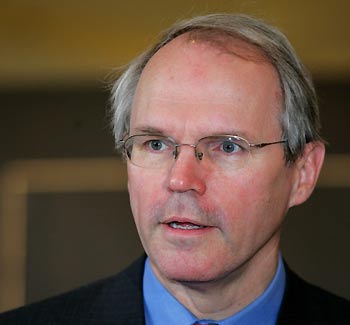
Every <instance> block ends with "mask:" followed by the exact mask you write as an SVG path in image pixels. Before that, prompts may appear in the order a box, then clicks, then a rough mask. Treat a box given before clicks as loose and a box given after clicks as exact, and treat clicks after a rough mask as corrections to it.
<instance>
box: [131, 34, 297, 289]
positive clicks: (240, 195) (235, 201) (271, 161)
mask: <svg viewBox="0 0 350 325" xmlns="http://www.w3.org/2000/svg"><path fill="white" fill-rule="evenodd" d="M238 44H239V43H238ZM233 46H234V45H233ZM236 46H237V45H236ZM233 49H234V48H233ZM257 57H258V55H256V57H255V58H257ZM260 59H261V58H260ZM280 107H281V93H280V86H279V81H278V76H277V73H276V72H275V70H274V69H273V68H272V67H271V66H270V65H269V64H268V63H266V62H265V63H264V62H263V61H262V60H255V61H254V60H253V61H249V60H244V59H242V58H241V57H239V56H236V55H233V54H230V53H228V52H227V51H224V50H218V49H214V48H213V47H212V46H210V45H208V44H204V43H203V42H193V41H192V42H191V41H188V40H187V39H186V36H184V35H183V36H180V37H178V38H176V39H175V40H173V41H172V42H170V43H169V44H168V45H166V46H165V47H164V48H162V49H161V50H160V51H159V52H158V53H157V54H156V55H155V56H154V57H153V58H152V59H151V61H150V62H149V63H148V64H147V66H146V68H145V70H144V72H143V73H142V77H141V79H140V82H139V84H138V88H137V91H136V95H135V99H134V103H133V107H132V114H131V125H130V135H134V134H140V133H145V132H146V131H147V132H148V131H150V130H151V131H152V132H156V133H162V134H164V135H166V136H169V137H172V138H173V139H174V140H175V141H176V142H177V143H185V144H194V143H196V141H197V140H198V139H200V138H202V137H205V136H208V135H215V134H237V135H240V136H243V137H245V138H246V139H247V140H249V141H250V142H251V143H260V142H271V141H277V140H280V139H281V126H280V121H279V117H280ZM193 150H194V149H193V148H192V147H190V146H182V147H181V149H180V154H179V156H178V158H177V160H176V161H174V162H173V164H171V165H170V166H169V167H168V168H162V169H147V168H141V167H137V166H134V165H133V164H131V163H130V161H128V176H129V183H128V187H129V193H130V201H131V208H132V212H133V215H134V218H135V222H136V226H137V229H138V232H139V235H140V238H141V241H142V244H143V246H144V248H145V251H146V253H147V254H148V256H149V257H150V261H151V265H152V268H153V270H154V271H155V272H156V274H157V275H158V277H159V278H160V279H161V280H163V282H166V281H168V280H179V281H211V280H218V279H225V278H227V277H230V276H235V275H237V274H239V273H240V270H243V269H244V267H247V265H254V264H256V265H257V264H259V261H262V260H263V259H264V258H266V257H267V256H270V257H271V256H274V257H276V256H277V252H278V242H279V230H280V226H281V223H282V220H283V217H284V215H285V213H286V212H287V210H288V208H289V206H290V202H291V197H292V194H291V193H292V188H293V183H294V178H295V174H294V172H293V167H287V166H286V164H285V161H284V155H283V147H282V145H280V144H276V145H271V146H268V147H265V148H262V149H258V150H255V151H254V152H253V153H252V157H251V159H250V161H249V163H248V164H246V165H245V166H244V167H242V168H240V169H237V170H236V169H234V168H233V169H230V168H227V169H222V168H214V167H208V165H206V164H204V160H205V159H206V158H205V157H204V158H203V163H202V162H200V161H199V160H197V159H196V158H195V156H194V153H193ZM174 223H175V224H176V223H177V225H180V226H181V225H191V224H194V225H200V226H205V227H204V228H199V229H194V228H192V227H188V228H189V229H179V227H173V225H174ZM180 228H183V227H180ZM195 228H197V227H195Z"/></svg>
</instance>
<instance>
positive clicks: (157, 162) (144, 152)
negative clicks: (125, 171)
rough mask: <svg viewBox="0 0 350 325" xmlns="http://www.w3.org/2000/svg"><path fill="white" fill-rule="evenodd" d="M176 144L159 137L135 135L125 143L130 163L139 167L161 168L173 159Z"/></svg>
mask: <svg viewBox="0 0 350 325" xmlns="http://www.w3.org/2000/svg"><path fill="white" fill-rule="evenodd" d="M174 148H175V146H174V143H173V142H172V141H171V140H170V139H168V138H166V137H163V136H159V135H134V136H131V137H130V138H128V139H127V140H126V142H125V150H126V153H127V155H128V157H129V159H130V161H131V162H132V163H133V164H134V165H136V166H139V167H144V168H161V167H163V166H165V165H166V164H167V163H168V162H169V160H172V159H173V157H174V156H173V152H174Z"/></svg>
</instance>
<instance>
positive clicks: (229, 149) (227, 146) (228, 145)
mask: <svg viewBox="0 0 350 325" xmlns="http://www.w3.org/2000/svg"><path fill="white" fill-rule="evenodd" d="M221 148H222V150H223V151H224V152H226V153H234V152H237V151H240V150H242V148H241V147H240V146H239V145H238V144H237V143H234V142H232V141H228V140H226V141H224V142H223V143H222V146H221Z"/></svg>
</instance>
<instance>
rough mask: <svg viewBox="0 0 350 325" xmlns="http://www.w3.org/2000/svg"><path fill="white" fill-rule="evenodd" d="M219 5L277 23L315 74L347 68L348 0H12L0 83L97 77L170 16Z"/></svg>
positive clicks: (6, 9) (1, 10) (3, 25)
mask: <svg viewBox="0 0 350 325" xmlns="http://www.w3.org/2000/svg"><path fill="white" fill-rule="evenodd" d="M222 11H228V12H243V13H251V14H254V15H256V16H258V17H262V18H265V19H268V20H269V21H271V22H272V23H273V24H276V25H277V26H279V27H280V28H281V29H282V30H283V31H284V32H285V33H286V34H287V35H288V36H289V38H290V40H291V41H292V43H293V44H294V45H295V47H296V49H297V51H298V52H299V53H300V56H301V58H302V59H303V60H304V62H305V63H306V65H307V66H308V67H309V68H310V69H311V70H312V71H313V72H314V73H316V74H317V75H318V76H320V77H323V78H324V77H329V76H332V77H337V78H338V77H339V76H343V77H344V76H349V75H350V60H349V57H350V42H349V30H350V20H349V17H348V14H349V11H350V2H349V1H347V0H324V1H317V0H296V1H286V0H282V1H280V0H264V1H251V0H249V1H248V0H244V1H243V0H241V1H238V0H237V1H234V0H231V1H229V0H226V1H224V0H207V1H205V0H201V1H198V0H177V1H160V0H157V1H143V0H134V1H121V0H99V1H97V0H74V1H68V0H63V1H62V0H61V1H57V0H56V1H55V0H52V1H45V0H12V1H2V3H1V4H0V48H1V51H0V87H1V86H2V87H9V86H11V85H18V84H23V83H24V84H26V85H27V86H28V84H29V85H31V86H35V85H38V84H45V85H47V83H49V84H50V83H51V84H57V83H60V84H67V83H69V84H72V83H75V84H77V83H78V84H81V83H96V82H98V81H99V80H100V79H101V77H104V76H105V75H106V73H107V72H108V71H110V68H111V67H115V66H118V65H121V64H123V63H126V62H128V60H129V59H130V58H132V57H134V56H135V55H136V54H137V53H139V52H140V51H141V50H142V49H144V48H145V47H146V46H147V45H148V44H150V43H151V42H152V41H153V40H154V38H155V35H157V34H158V33H159V32H160V31H161V30H163V29H164V28H166V27H168V25H169V24H171V23H172V22H174V21H175V20H177V19H179V18H183V17H188V16H191V15H194V14H200V13H207V12H222Z"/></svg>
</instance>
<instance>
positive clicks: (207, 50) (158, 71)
mask: <svg viewBox="0 0 350 325" xmlns="http://www.w3.org/2000/svg"><path fill="white" fill-rule="evenodd" d="M199 36H200V37H199ZM199 36H198V35H197V34H195V35H192V34H184V35H181V36H179V37H177V38H175V39H174V40H173V41H171V42H170V43H168V44H167V45H166V46H164V47H163V48H162V49H160V50H159V51H158V52H157V53H156V54H155V55H154V56H153V57H152V59H151V60H150V61H149V62H148V64H147V65H146V67H145V69H144V71H143V73H142V75H141V78H140V81H139V83H138V86H137V89H136V93H135V97H134V102H133V106H132V111H131V129H132V128H133V127H138V126H139V125H140V123H141V124H145V125H146V126H150V127H153V125H152V124H157V123H158V124H163V123H165V122H166V121H165V120H166V118H168V119H169V118H170V119H172V120H173V121H174V123H175V121H176V119H177V117H181V120H182V123H185V122H186V121H190V122H191V123H197V124H198V123H202V122H203V119H204V120H207V119H208V115H213V116H210V118H214V119H215V121H218V122H219V124H220V123H221V120H227V119H228V118H229V119H231V118H232V119H235V120H237V118H236V117H237V116H239V115H240V114H243V116H244V117H243V120H244V119H247V117H249V116H250V117H249V118H250V119H252V120H254V119H255V118H256V117H261V116H262V117H264V118H265V116H266V115H272V116H273V117H274V119H275V120H277V119H278V117H279V113H280V106H281V100H280V97H281V96H280V94H281V92H280V85H279V79H278V75H277V72H276V71H275V69H274V68H273V67H272V65H270V63H269V62H267V60H266V59H265V58H264V56H263V55H262V54H261V53H260V52H257V50H256V49H255V48H254V47H252V46H250V45H247V44H246V43H244V42H243V41H240V40H234V39H229V40H226V43H224V40H223V39H221V40H219V41H215V42H213V41H208V40H206V39H203V37H202V36H201V35H199ZM213 113H215V114H213ZM241 118H242V116H241V117H240V119H241ZM157 119H160V121H158V122H157ZM212 122H214V121H212ZM246 123H248V121H246ZM206 124H208V123H202V125H204V128H205V127H206V126H205V125H206ZM155 126H157V125H155Z"/></svg>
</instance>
